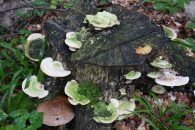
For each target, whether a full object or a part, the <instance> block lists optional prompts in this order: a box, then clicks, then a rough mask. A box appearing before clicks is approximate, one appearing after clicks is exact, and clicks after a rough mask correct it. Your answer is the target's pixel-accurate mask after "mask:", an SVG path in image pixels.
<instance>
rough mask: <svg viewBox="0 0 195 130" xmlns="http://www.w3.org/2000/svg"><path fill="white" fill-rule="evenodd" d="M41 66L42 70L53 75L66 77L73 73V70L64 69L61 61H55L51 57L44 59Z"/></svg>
mask: <svg viewBox="0 0 195 130" xmlns="http://www.w3.org/2000/svg"><path fill="white" fill-rule="evenodd" d="M40 66H41V70H42V71H43V72H44V73H45V74H46V75H48V76H51V77H65V76H68V75H69V74H70V73H71V71H67V70H64V68H63V66H62V63H61V62H59V61H53V59H52V58H51V57H48V58H45V59H43V60H42V61H41V65H40Z"/></svg>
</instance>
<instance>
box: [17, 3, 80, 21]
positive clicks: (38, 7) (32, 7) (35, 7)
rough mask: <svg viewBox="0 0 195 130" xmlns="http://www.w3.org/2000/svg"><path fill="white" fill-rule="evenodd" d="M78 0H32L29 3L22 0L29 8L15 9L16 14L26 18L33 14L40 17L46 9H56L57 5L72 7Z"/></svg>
mask: <svg viewBox="0 0 195 130" xmlns="http://www.w3.org/2000/svg"><path fill="white" fill-rule="evenodd" d="M78 1H79V0H71V1H68V2H65V1H64V0H50V1H49V2H47V1H46V0H34V1H30V2H29V3H27V2H24V3H25V4H26V5H27V6H28V7H29V8H28V9H24V8H21V9H18V10H17V11H16V15H18V16H20V17H22V18H24V19H28V18H32V17H35V16H39V17H42V16H43V15H44V14H45V13H46V11H48V10H54V11H55V10H56V9H57V8H58V7H60V8H65V9H67V8H72V7H74V5H75V4H76V3H77V2H78Z"/></svg>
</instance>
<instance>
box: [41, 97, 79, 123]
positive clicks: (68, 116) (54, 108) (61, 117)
mask: <svg viewBox="0 0 195 130" xmlns="http://www.w3.org/2000/svg"><path fill="white" fill-rule="evenodd" d="M37 111H38V112H43V113H44V115H43V124H45V125H48V126H60V125H64V124H67V123H68V122H70V121H71V120H72V119H73V118H74V116H75V114H74V112H73V108H72V106H71V104H70V103H69V102H68V100H67V97H64V96H58V97H56V98H54V99H52V100H49V101H46V102H43V103H41V104H39V106H38V108H37Z"/></svg>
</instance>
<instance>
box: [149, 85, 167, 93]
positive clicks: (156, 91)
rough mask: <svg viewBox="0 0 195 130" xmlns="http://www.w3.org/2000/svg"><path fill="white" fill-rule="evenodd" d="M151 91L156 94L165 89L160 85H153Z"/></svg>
mask: <svg viewBox="0 0 195 130" xmlns="http://www.w3.org/2000/svg"><path fill="white" fill-rule="evenodd" d="M151 91H152V92H154V93H157V94H163V93H165V92H166V89H165V88H164V87H163V86H161V85H154V86H153V87H152V89H151Z"/></svg>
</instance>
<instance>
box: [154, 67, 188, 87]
mask: <svg viewBox="0 0 195 130" xmlns="http://www.w3.org/2000/svg"><path fill="white" fill-rule="evenodd" d="M155 82H156V83H157V84H160V85H163V86H169V87H174V86H182V85H186V84H187V83H188V82H189V77H182V76H177V75H176V74H174V73H171V72H169V71H166V72H163V74H162V75H161V76H159V77H158V78H156V79H155Z"/></svg>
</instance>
